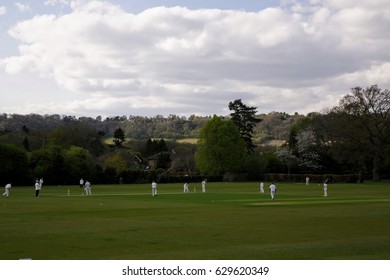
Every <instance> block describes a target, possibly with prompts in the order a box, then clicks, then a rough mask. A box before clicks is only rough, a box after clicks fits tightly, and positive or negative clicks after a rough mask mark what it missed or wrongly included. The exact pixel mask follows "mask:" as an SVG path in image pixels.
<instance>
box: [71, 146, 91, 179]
mask: <svg viewBox="0 0 390 280" xmlns="http://www.w3.org/2000/svg"><path fill="white" fill-rule="evenodd" d="M64 163H65V166H66V170H67V173H68V174H67V178H68V183H72V182H77V181H78V180H79V179H80V178H85V179H89V180H92V178H91V177H92V176H93V173H94V169H95V164H94V162H93V158H92V155H91V154H90V152H89V151H88V150H86V149H84V148H81V147H76V146H71V147H70V148H69V149H67V150H65V151H64Z"/></svg>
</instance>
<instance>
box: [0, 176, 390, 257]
mask: <svg viewBox="0 0 390 280" xmlns="http://www.w3.org/2000/svg"><path fill="white" fill-rule="evenodd" d="M268 185H269V182H266V193H265V194H262V195H260V193H259V183H256V182H245V183H208V184H207V192H206V193H201V186H200V183H191V184H190V188H189V189H190V193H183V186H182V184H160V185H159V187H158V195H157V196H156V197H152V196H151V187H150V185H149V184H148V185H99V186H94V185H92V196H90V197H86V196H84V195H83V196H82V195H81V193H82V191H81V189H80V188H79V187H78V186H45V185H44V186H43V188H42V192H41V197H40V198H35V196H34V188H33V186H31V187H13V188H12V189H11V193H10V197H9V198H5V197H1V200H0V211H1V215H0V225H1V230H0V239H1V240H2V246H1V251H0V259H3V260H7V259H9V260H13V259H20V258H32V259H41V260H51V259H55V260H100V259H101V260H111V259H114V260H143V259H146V260H152V259H159V260H170V259H180V260H187V259H198V260H201V259H207V260H216V259H221V260H223V259H233V260H234V259H240V260H241V259H242V260H244V259H267V260H272V259H275V260H290V259H302V260H307V259H309V260H317V259H321V260H323V259H336V260H338V259H353V260H355V259H361V260H368V259H386V260H388V259H390V182H382V183H377V184H374V183H364V184H330V185H329V187H328V194H329V196H328V197H323V196H322V186H320V185H318V184H311V185H310V186H305V185H304V184H289V183H279V184H277V187H278V190H277V195H276V199H275V200H274V201H272V200H271V199H270V196H269V193H268ZM195 186H196V188H197V192H194V187H195Z"/></svg>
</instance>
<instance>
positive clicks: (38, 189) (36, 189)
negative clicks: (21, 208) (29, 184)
mask: <svg viewBox="0 0 390 280" xmlns="http://www.w3.org/2000/svg"><path fill="white" fill-rule="evenodd" d="M41 188H42V186H41V184H39V181H38V180H36V181H35V197H37V198H39V192H40V191H41Z"/></svg>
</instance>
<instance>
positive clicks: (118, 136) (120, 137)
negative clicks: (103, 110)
mask: <svg viewBox="0 0 390 280" xmlns="http://www.w3.org/2000/svg"><path fill="white" fill-rule="evenodd" d="M113 141H114V143H115V146H117V147H121V146H122V144H123V143H124V142H125V141H126V135H125V132H124V131H123V129H122V128H120V127H118V128H117V129H115V131H114V140H113Z"/></svg>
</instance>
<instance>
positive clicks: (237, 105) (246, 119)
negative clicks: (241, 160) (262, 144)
mask: <svg viewBox="0 0 390 280" xmlns="http://www.w3.org/2000/svg"><path fill="white" fill-rule="evenodd" d="M256 109H257V108H256V107H248V106H246V105H245V104H243V103H242V101H241V99H236V100H234V101H233V102H230V103H229V110H230V111H233V113H231V114H230V117H231V119H232V121H233V123H234V124H235V125H236V126H237V128H238V130H239V132H240V135H241V138H242V139H243V140H244V141H245V144H246V149H247V152H248V154H252V153H253V151H254V149H255V148H256V145H255V144H253V141H252V136H253V130H254V128H255V127H256V124H257V123H259V122H260V121H261V120H260V119H257V118H256Z"/></svg>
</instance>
